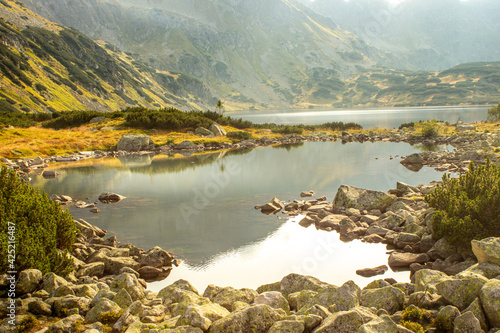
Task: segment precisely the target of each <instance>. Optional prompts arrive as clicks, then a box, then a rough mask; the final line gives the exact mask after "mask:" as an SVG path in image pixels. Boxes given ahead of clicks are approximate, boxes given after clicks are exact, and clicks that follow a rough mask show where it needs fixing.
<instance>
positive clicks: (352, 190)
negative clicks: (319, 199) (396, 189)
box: [333, 185, 397, 211]
mask: <svg viewBox="0 0 500 333" xmlns="http://www.w3.org/2000/svg"><path fill="white" fill-rule="evenodd" d="M396 199H397V198H396V197H395V196H392V195H388V194H386V193H384V192H380V191H372V190H367V189H363V188H360V187H356V186H351V185H342V186H340V188H339V189H338V191H337V195H336V196H335V199H334V200H333V206H334V207H335V208H339V209H342V208H343V209H347V208H355V209H359V210H372V209H379V210H381V211H385V210H386V209H387V208H388V207H389V206H390V205H392V204H393V203H394V202H395V201H396Z"/></svg>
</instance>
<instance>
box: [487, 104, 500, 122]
mask: <svg viewBox="0 0 500 333" xmlns="http://www.w3.org/2000/svg"><path fill="white" fill-rule="evenodd" d="M486 119H487V120H488V121H499V120H500V103H498V105H497V106H493V107H491V109H489V110H488V118H486Z"/></svg>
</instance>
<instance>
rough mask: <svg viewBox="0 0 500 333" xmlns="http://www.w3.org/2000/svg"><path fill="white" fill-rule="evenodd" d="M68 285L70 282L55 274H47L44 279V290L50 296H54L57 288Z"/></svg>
mask: <svg viewBox="0 0 500 333" xmlns="http://www.w3.org/2000/svg"><path fill="white" fill-rule="evenodd" d="M67 284H68V281H66V280H65V279H64V278H62V277H60V276H58V275H56V274H54V273H47V274H45V275H44V276H43V278H42V289H43V290H45V291H47V292H48V293H49V294H53V293H54V291H56V289H57V288H59V287H60V286H63V285H67Z"/></svg>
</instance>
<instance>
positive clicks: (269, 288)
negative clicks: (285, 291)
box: [256, 281, 281, 294]
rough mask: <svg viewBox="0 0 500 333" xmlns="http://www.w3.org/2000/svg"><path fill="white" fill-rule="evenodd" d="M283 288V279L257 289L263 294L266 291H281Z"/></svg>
mask: <svg viewBox="0 0 500 333" xmlns="http://www.w3.org/2000/svg"><path fill="white" fill-rule="evenodd" d="M280 290H281V281H278V282H274V283H268V284H264V285H262V286H260V287H258V288H257V289H256V291H257V292H258V293H259V294H262V293H263V292H265V291H280Z"/></svg>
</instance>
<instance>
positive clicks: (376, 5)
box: [300, 0, 500, 70]
mask: <svg viewBox="0 0 500 333" xmlns="http://www.w3.org/2000/svg"><path fill="white" fill-rule="evenodd" d="M300 1H301V2H302V3H304V4H305V5H307V6H309V7H310V8H312V9H313V10H315V11H317V12H320V13H322V14H323V15H326V16H328V17H330V18H331V19H333V20H334V21H335V22H337V23H338V24H339V25H340V26H341V27H343V28H344V29H347V30H349V31H352V32H354V33H356V34H358V35H359V36H361V37H362V38H363V39H365V40H366V42H367V43H370V44H371V45H374V46H376V47H378V48H380V49H383V50H386V51H387V52H390V53H392V54H393V55H394V57H395V58H398V59H399V61H398V62H396V63H394V65H393V66H392V67H393V68H406V69H414V70H443V69H446V68H450V67H452V66H456V65H459V64H461V63H468V62H478V61H498V60H499V59H500V44H499V43H498V36H499V34H500V21H499V20H498V13H500V1H497V0H474V1H462V0H439V1H435V0H405V1H403V2H401V4H399V5H397V6H391V5H390V4H389V3H388V2H387V1H385V0H351V1H345V0H314V1H310V0H300Z"/></svg>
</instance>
